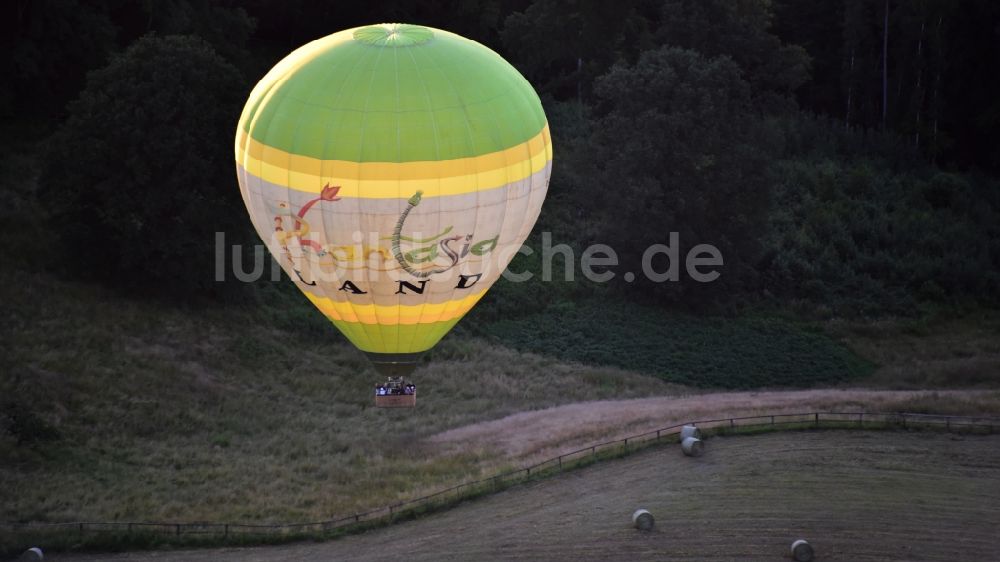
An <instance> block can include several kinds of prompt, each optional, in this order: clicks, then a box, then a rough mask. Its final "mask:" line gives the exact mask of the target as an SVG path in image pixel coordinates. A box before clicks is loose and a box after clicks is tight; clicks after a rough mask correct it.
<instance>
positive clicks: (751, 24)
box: [0, 0, 1000, 315]
mask: <svg viewBox="0 0 1000 562" xmlns="http://www.w3.org/2000/svg"><path fill="white" fill-rule="evenodd" d="M387 20H394V21H406V22H410V23H418V24H425V25H430V26H434V27H440V28H445V29H449V30H451V31H454V32H457V33H460V34H462V35H465V36H467V37H470V38H472V39H476V40H478V41H480V42H482V43H484V44H486V45H488V46H490V47H491V48H494V49H495V50H497V51H499V52H500V53H501V54H502V55H503V56H505V58H507V59H508V60H509V61H510V62H511V63H512V64H514V65H515V66H516V67H517V68H518V69H519V70H520V71H521V72H522V73H523V74H524V75H525V76H526V77H527V78H528V80H529V81H530V82H531V83H532V84H533V85H534V86H535V88H536V89H537V91H538V92H539V95H540V96H541V98H542V100H543V103H544V105H545V107H546V112H547V115H548V117H549V120H550V123H551V129H552V134H553V138H554V142H555V143H556V150H557V154H556V162H555V173H554V175H553V180H552V186H551V190H550V197H549V200H548V201H547V202H546V205H545V208H544V210H543V214H542V217H541V219H540V224H539V227H538V228H537V229H536V230H538V231H540V230H548V231H551V232H553V235H554V237H555V238H556V239H557V240H558V241H566V242H569V243H571V244H573V245H575V246H578V247H583V246H586V245H588V244H591V243H595V242H600V243H605V244H609V245H611V246H612V247H614V248H615V249H616V250H617V251H618V253H619V254H620V257H621V261H622V262H625V261H627V260H633V261H635V262H636V263H638V260H639V259H640V256H641V254H642V252H643V250H644V249H645V247H647V246H648V245H649V244H651V243H657V242H663V240H664V237H665V235H666V233H667V232H671V231H673V232H678V233H680V239H681V240H682V241H688V240H689V241H690V243H691V244H695V243H711V244H713V245H715V246H716V247H718V248H719V249H720V251H721V252H722V254H723V255H724V256H725V261H726V265H725V266H724V269H723V270H722V276H721V277H720V280H719V281H718V282H714V283H709V284H694V283H661V284H644V282H643V281H642V280H641V279H640V280H639V281H637V282H636V283H634V284H625V283H613V284H612V287H611V288H610V290H614V291H618V292H620V294H621V295H622V296H624V297H625V298H635V299H642V300H648V301H652V302H654V303H656V304H661V305H668V306H685V307H688V306H693V307H718V306H724V307H730V306H741V305H743V304H747V303H753V302H760V301H771V302H779V303H788V302H797V303H798V302H801V303H806V304H807V305H808V306H809V307H811V308H813V309H819V310H824V311H829V312H830V313H849V314H878V313H884V312H893V313H900V312H902V313H906V312H907V311H913V310H916V309H917V308H918V307H919V306H920V305H921V304H922V303H928V302H930V303H934V302H946V303H952V304H956V303H961V302H967V301H971V302H981V303H983V302H994V299H995V297H996V295H998V294H1000V277H998V273H997V272H998V271H1000V267H998V265H1000V236H998V227H997V225H998V224H1000V220H998V219H1000V212H998V210H1000V187H998V183H997V181H996V179H995V178H994V177H993V176H994V175H995V174H996V172H997V166H998V165H1000V158H998V156H1000V144H998V143H1000V141H998V139H997V136H996V135H995V134H993V130H995V128H996V127H995V125H996V121H997V119H1000V117H998V116H1000V105H998V104H1000V96H997V95H996V94H997V92H1000V88H998V86H1000V85H998V84H997V81H998V80H1000V78H998V77H1000V68H998V66H1000V57H995V56H991V53H994V52H995V50H996V45H997V44H998V43H997V40H998V39H1000V38H998V37H997V33H998V31H997V30H998V29H1000V25H998V23H1000V7H998V5H997V4H996V3H994V2H991V1H989V0H963V1H960V2H953V1H946V0H915V1H902V0H841V1H837V2H810V1H806V0H773V1H772V0H621V1H618V2H613V3H610V2H579V1H574V0H536V1H531V0H476V1H472V2H468V1H458V0H431V1H425V2H411V1H402V0H397V1H390V2H387V3H380V4H379V5H378V6H377V7H376V6H374V5H373V6H364V5H349V6H344V5H336V6H334V5H331V4H328V3H319V2H309V1H306V0H289V1H284V2H275V1H273V0H251V1H248V2H234V1H209V0H169V1H166V2H115V1H111V0H105V1H101V0H98V1H95V2H78V1H77V0H44V1H37V2H30V1H18V2H16V3H15V6H14V9H13V13H12V16H11V17H10V18H7V21H8V25H10V24H13V29H12V30H10V32H9V33H6V34H5V41H7V42H9V43H8V45H7V47H8V48H7V50H6V52H7V53H8V56H7V57H6V60H5V63H4V64H6V65H7V67H8V68H7V69H6V70H7V72H6V74H7V75H8V76H13V77H14V79H13V80H11V81H9V82H7V85H6V86H5V87H4V88H3V90H2V91H0V112H3V113H5V114H7V115H8V116H10V117H11V118H12V119H13V118H24V116H26V115H27V116H30V118H32V119H34V120H36V121H37V122H40V123H43V126H42V127H41V131H42V133H43V134H44V136H45V137H46V140H45V141H44V142H43V146H44V151H45V152H44V156H43V157H42V158H41V175H40V178H39V190H38V193H37V196H38V198H39V201H45V214H46V220H47V221H48V222H47V223H46V224H47V226H48V227H49V228H51V229H52V231H53V232H54V234H55V236H56V238H57V239H58V240H59V243H58V244H56V245H55V246H56V248H55V249H54V252H55V254H56V255H58V256H60V259H59V260H58V261H59V263H61V264H63V265H64V267H68V268H71V269H73V270H74V271H77V272H85V273H86V274H88V275H90V276H92V277H95V278H98V279H100V280H102V281H104V282H107V283H111V284H115V285H118V286H122V285H128V284H129V279H132V278H134V277H135V276H140V275H141V276H144V277H146V278H150V277H152V279H151V280H150V285H149V286H148V287H147V288H149V289H150V290H153V291H155V292H158V293H162V294H169V295H177V294H180V295H188V294H192V293H198V294H207V295H213V294H214V295H216V296H218V295H221V294H224V293H229V292H230V291H232V290H233V288H231V287H226V286H219V285H217V284H215V283H214V282H213V281H212V280H211V279H210V277H209V276H208V275H206V274H205V272H206V271H211V268H212V266H211V260H212V259H214V253H213V249H212V247H211V241H212V240H213V236H212V233H213V232H215V231H216V230H220V229H225V230H226V231H227V232H232V233H233V235H232V236H231V237H230V238H231V239H236V240H244V241H246V242H247V243H251V242H252V241H253V235H252V234H251V233H250V229H249V224H248V222H247V221H246V219H245V217H244V216H243V211H242V204H241V202H240V200H239V196H238V192H237V189H236V186H235V180H234V178H233V175H232V169H231V168H232V163H231V138H230V137H231V135H232V131H231V129H232V127H233V126H234V124H235V122H236V118H237V116H238V114H239V111H240V108H241V104H242V101H243V99H244V98H245V95H246V93H247V92H248V91H249V88H250V86H251V85H252V83H253V82H254V81H255V80H256V78H258V77H259V76H262V75H263V73H264V72H266V70H267V69H268V68H270V67H271V66H272V65H273V64H274V63H275V62H277V60H279V59H280V58H281V57H283V56H284V55H285V54H287V52H289V51H291V50H292V49H293V48H295V47H297V46H299V45H301V44H303V43H305V42H307V41H309V40H311V39H314V38H317V37H320V36H323V35H327V34H329V33H332V32H334V31H337V30H339V29H343V28H347V27H353V26H357V25H363V24H367V23H372V22H376V21H387ZM49 133H51V135H50V134H49ZM179 163H182V165H178V164H179ZM67 181H71V182H72V183H73V185H74V186H75V187H74V189H72V190H66V189H65V184H66V182H67ZM240 237H242V238H240ZM138 240H141V241H143V244H142V245H141V246H140V245H138V244H137V243H136V241H138ZM95 247H100V248H102V250H101V251H100V252H96V253H95V252H93V251H92V250H91V249H92V248H95ZM519 259H521V260H522V261H523V262H524V263H525V264H529V265H530V262H531V258H530V257H525V258H519ZM180 264H183V266H181V265H180ZM521 269H523V267H522V268H521ZM605 290H609V289H608V288H604V287H589V286H586V285H584V286H582V287H574V288H571V289H568V288H566V287H561V286H559V285H558V284H556V285H546V286H542V285H537V286H536V285H532V286H530V287H515V286H498V287H497V288H496V289H495V292H497V293H498V294H497V296H496V298H495V299H494V300H495V302H496V303H498V304H497V306H499V303H503V304H504V306H508V305H510V304H512V303H513V304H518V305H522V306H524V307H532V308H534V309H537V308H538V307H545V306H551V305H552V304H553V303H557V302H558V301H560V300H562V299H567V298H577V297H579V296H581V294H582V295H584V296H586V295H588V294H595V293H596V292H600V291H605ZM486 308H487V311H486V312H484V314H486V315H488V314H489V310H488V309H489V307H488V306H487V307H486Z"/></svg>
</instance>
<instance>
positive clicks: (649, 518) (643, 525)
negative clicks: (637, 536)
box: [632, 508, 655, 531]
mask: <svg viewBox="0 0 1000 562" xmlns="http://www.w3.org/2000/svg"><path fill="white" fill-rule="evenodd" d="M654 523H655V520H654V519H653V514H652V513H650V512H648V511H646V510H645V509H642V508H639V509H637V510H635V513H633V514H632V524H633V525H635V528H636V529H639V530H640V531H651V530H652V529H653V524H654Z"/></svg>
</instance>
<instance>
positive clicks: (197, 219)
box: [39, 36, 249, 295]
mask: <svg viewBox="0 0 1000 562" xmlns="http://www.w3.org/2000/svg"><path fill="white" fill-rule="evenodd" d="M245 90H246V87H245V82H244V80H243V78H242V76H241V75H240V73H239V72H238V71H237V70H236V69H235V68H234V67H233V66H232V65H230V64H229V63H227V62H226V61H225V60H223V59H222V58H221V57H220V56H219V55H217V54H216V53H215V51H213V50H212V48H211V47H210V46H209V45H208V44H207V43H205V42H204V41H202V40H201V39H197V38H194V37H184V36H169V37H156V36H146V37H143V38H142V39H140V40H138V41H137V42H136V43H135V44H133V45H132V46H131V47H130V48H129V49H128V50H127V51H125V53H124V54H122V55H120V56H117V57H115V58H114V59H113V60H112V61H111V62H110V64H108V66H106V67H105V68H103V69H101V70H97V71H95V72H93V73H91V74H90V75H89V76H88V79H87V87H86V88H85V89H84V91H83V92H82V93H81V94H80V97H79V98H78V99H77V100H76V101H75V102H73V103H72V104H70V107H69V111H70V116H69V118H68V119H67V121H66V122H65V123H64V124H63V125H62V126H61V127H60V128H59V130H58V131H57V132H56V133H55V134H54V135H53V137H52V138H51V139H50V142H49V144H48V149H47V153H46V155H45V157H44V159H43V163H42V171H41V176H40V179H39V197H40V199H41V200H42V202H43V204H44V206H45V207H46V210H47V212H48V217H49V221H48V222H49V225H50V227H51V230H52V232H53V233H54V234H55V236H56V238H57V240H58V242H59V244H58V250H57V254H58V257H59V258H60V259H61V260H62V264H63V265H64V266H65V268H66V269H68V270H69V271H70V272H71V274H72V275H74V276H82V277H89V278H95V279H98V280H101V281H105V282H108V283H110V284H112V285H115V286H118V287H127V288H131V289H138V290H141V291H144V292H145V291H152V292H160V293H171V294H175V295H176V294H191V293H203V294H204V293H211V292H215V291H218V287H219V285H218V284H216V283H215V281H214V267H213V263H214V257H215V254H214V243H215V237H214V233H215V232H216V231H225V232H227V234H229V236H228V239H229V240H230V241H233V239H234V238H236V239H237V241H239V239H242V238H243V237H244V236H246V232H247V228H248V226H247V225H248V224H249V223H248V221H247V220H246V217H245V214H244V211H243V204H242V202H241V200H240V197H239V195H238V194H239V190H238V189H237V187H236V182H235V179H234V176H233V169H232V165H231V162H232V158H233V157H232V146H233V140H232V137H233V130H234V127H235V123H236V122H237V119H238V116H239V111H240V108H241V102H242V99H243V95H244V92H245Z"/></svg>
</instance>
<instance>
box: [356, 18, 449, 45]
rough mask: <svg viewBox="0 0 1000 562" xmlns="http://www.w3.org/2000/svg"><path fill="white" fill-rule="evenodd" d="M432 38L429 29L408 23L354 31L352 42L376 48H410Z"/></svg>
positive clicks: (389, 24) (432, 33) (373, 26)
mask: <svg viewBox="0 0 1000 562" xmlns="http://www.w3.org/2000/svg"><path fill="white" fill-rule="evenodd" d="M433 38H434V32H433V31H431V30H430V29H428V28H426V27H423V26H420V25H411V24H408V23H380V24H378V25H369V26H368V27H362V28H360V29H357V30H355V31H354V40H355V41H358V42H361V43H365V44H367V45H374V46H376V47H410V46H413V45H420V44H423V43H426V42H428V41H430V40H431V39H433Z"/></svg>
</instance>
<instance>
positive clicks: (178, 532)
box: [176, 523, 181, 537]
mask: <svg viewBox="0 0 1000 562" xmlns="http://www.w3.org/2000/svg"><path fill="white" fill-rule="evenodd" d="M176 526H177V536H178V537H179V536H181V524H180V523H178V524H177V525H176Z"/></svg>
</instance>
